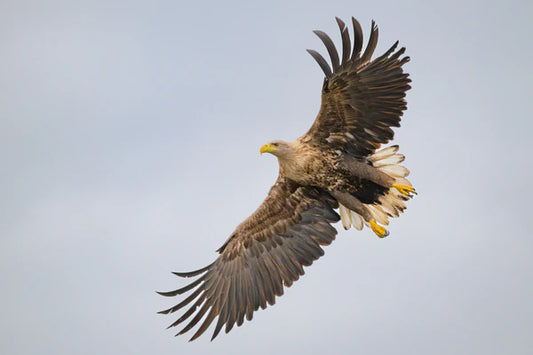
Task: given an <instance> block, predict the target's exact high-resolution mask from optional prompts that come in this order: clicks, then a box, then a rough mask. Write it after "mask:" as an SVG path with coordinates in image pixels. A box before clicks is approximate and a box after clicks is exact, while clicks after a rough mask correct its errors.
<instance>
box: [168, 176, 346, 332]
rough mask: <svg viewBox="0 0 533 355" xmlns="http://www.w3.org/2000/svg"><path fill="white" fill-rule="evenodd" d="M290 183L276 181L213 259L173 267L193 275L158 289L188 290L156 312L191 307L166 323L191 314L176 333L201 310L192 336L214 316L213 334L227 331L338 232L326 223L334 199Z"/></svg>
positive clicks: (270, 300) (279, 290)
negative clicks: (187, 266)
mask: <svg viewBox="0 0 533 355" xmlns="http://www.w3.org/2000/svg"><path fill="white" fill-rule="evenodd" d="M289 185H290V184H288V183H284V182H281V183H277V184H276V185H274V187H273V188H272V189H271V192H270V194H269V196H268V197H267V199H266V200H265V201H264V202H263V204H262V205H261V206H260V207H259V209H258V210H257V211H256V212H255V213H254V214H253V215H252V216H250V217H249V218H248V219H247V220H246V221H245V222H243V223H242V224H241V225H240V226H239V227H237V229H236V231H235V232H234V233H233V234H232V236H231V237H230V239H229V240H228V241H227V242H226V243H225V244H224V245H223V247H222V248H221V249H219V250H220V253H221V255H220V256H219V257H218V258H217V259H216V260H215V261H214V262H213V263H212V264H210V265H208V266H206V267H204V268H202V269H199V270H195V271H192V272H175V273H174V274H175V275H177V276H180V277H195V276H197V277H198V278H197V279H196V280H195V281H193V282H191V283H190V284H188V285H186V286H184V287H182V288H179V289H177V290H174V291H170V292H158V293H159V294H161V295H163V296H167V297H172V296H177V295H181V294H184V293H187V292H191V294H190V295H189V296H188V297H186V298H185V299H184V300H183V301H181V302H180V303H178V304H177V305H175V306H173V307H171V308H169V309H166V310H164V311H161V312H159V313H161V314H169V313H174V312H176V311H178V310H180V309H182V308H184V307H186V306H188V307H189V308H188V309H187V310H186V311H185V313H184V314H183V315H182V316H181V317H180V318H178V319H177V320H176V321H175V322H174V323H172V324H171V325H170V326H169V328H171V327H174V326H177V325H179V324H181V323H182V322H184V321H185V320H187V319H188V318H189V317H191V316H192V315H193V314H194V317H193V318H192V320H190V322H189V323H188V324H187V325H186V326H185V327H184V328H183V329H182V330H181V331H180V332H179V333H178V334H176V335H181V334H184V333H186V332H187V331H189V330H190V329H191V328H192V327H193V326H195V325H196V324H198V323H199V321H200V320H201V319H202V318H203V317H204V316H205V319H204V321H203V322H202V323H201V325H200V327H199V328H198V330H197V331H196V333H195V334H194V335H193V337H192V338H191V339H190V340H191V341H192V340H194V339H196V338H198V337H199V336H200V335H202V334H203V333H204V332H205V330H206V329H207V328H208V327H209V325H210V324H211V323H212V322H213V320H214V319H215V318H217V317H218V321H217V323H216V327H215V330H214V332H213V336H212V338H211V340H213V339H214V338H215V337H216V336H217V335H218V334H219V332H220V330H221V329H222V328H223V327H224V326H225V331H226V333H227V332H229V331H230V330H231V329H232V328H233V326H234V324H235V323H236V324H237V326H240V325H241V324H242V323H243V321H244V317H246V319H247V320H251V319H252V317H253V312H254V311H256V310H258V309H259V307H261V308H262V309H264V308H266V307H267V304H270V305H273V304H274V303H275V296H281V295H282V294H283V286H286V287H289V286H291V285H292V283H293V282H294V281H296V280H298V278H299V277H300V276H301V275H303V274H304V270H303V266H309V265H311V264H312V263H313V261H314V260H316V259H318V258H319V257H320V256H322V255H323V254H324V251H323V249H322V248H321V246H322V245H329V244H330V243H331V242H332V241H333V240H334V239H335V236H336V233H337V231H336V230H335V228H333V227H332V226H331V225H330V223H333V222H336V221H338V220H339V215H338V214H337V213H336V212H335V211H334V208H337V203H336V201H335V200H334V199H332V198H331V196H329V194H327V193H324V192H322V191H320V190H318V189H314V188H307V187H296V188H294V187H291V186H289ZM273 195H275V196H273ZM272 196H273V197H272ZM264 216H268V217H267V218H265V217H264ZM280 217H281V218H280ZM206 314H207V315H206Z"/></svg>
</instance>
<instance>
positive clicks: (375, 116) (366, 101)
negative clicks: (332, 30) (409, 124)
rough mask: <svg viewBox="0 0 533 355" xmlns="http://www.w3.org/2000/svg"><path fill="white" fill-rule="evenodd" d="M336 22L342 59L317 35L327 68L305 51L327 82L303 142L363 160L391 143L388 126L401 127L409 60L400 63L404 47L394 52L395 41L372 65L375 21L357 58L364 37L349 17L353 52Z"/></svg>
mask: <svg viewBox="0 0 533 355" xmlns="http://www.w3.org/2000/svg"><path fill="white" fill-rule="evenodd" d="M336 20H337V24H338V25H339V29H340V31H341V36H342V58H341V59H339V54H338V53H337V49H336V48H335V46H334V44H333V41H332V40H331V38H330V37H329V36H328V35H327V34H325V33H324V32H322V31H315V34H316V35H317V36H318V37H319V38H320V39H321V40H322V42H323V43H324V45H325V46H326V48H327V50H328V53H329V56H330V58H331V67H330V66H329V64H328V63H327V62H326V60H325V59H324V58H323V57H322V56H321V55H320V54H319V53H318V52H316V51H314V50H308V52H309V53H310V54H311V55H312V56H313V58H315V60H316V61H317V62H318V64H319V65H320V67H321V68H322V70H323V71H324V74H325V75H326V77H325V79H324V85H323V87H322V106H321V108H320V112H319V113H318V116H317V118H316V120H315V122H314V123H313V125H312V126H311V128H310V130H309V131H308V132H307V133H306V134H305V135H304V137H302V139H304V140H307V141H309V142H311V143H315V144H320V145H329V146H331V147H334V148H335V149H342V150H343V151H346V152H348V153H349V154H352V155H355V156H366V155H368V154H370V153H372V152H374V151H375V150H376V149H377V148H379V146H380V145H381V144H382V143H387V142H388V141H389V140H391V139H392V138H393V136H394V132H393V131H392V129H391V128H390V127H399V126H400V117H401V116H402V114H403V111H404V110H405V109H406V102H405V99H404V97H405V92H406V91H407V90H409V89H410V86H409V82H410V81H411V80H409V78H408V76H409V74H407V73H404V72H403V70H402V65H403V64H405V63H407V62H408V61H409V57H403V58H400V57H401V56H402V55H403V53H404V52H405V48H401V49H400V50H398V51H396V48H397V46H398V42H396V43H395V44H394V45H393V46H392V47H391V48H390V49H389V50H388V51H387V52H386V53H385V54H383V55H382V56H380V57H378V58H376V59H374V60H371V57H372V54H373V52H374V49H375V48H376V44H377V41H378V29H377V27H376V25H375V23H374V21H372V28H371V32H370V38H369V40H368V45H367V47H366V49H365V51H364V52H363V53H362V54H361V49H362V43H363V32H362V30H361V25H360V24H359V22H357V20H355V19H354V18H353V17H352V23H353V30H354V45H353V49H352V46H351V43H350V35H349V32H348V28H347V27H346V25H345V24H344V22H342V21H341V20H340V19H338V18H337V19H336Z"/></svg>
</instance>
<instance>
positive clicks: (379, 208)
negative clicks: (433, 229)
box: [339, 145, 412, 230]
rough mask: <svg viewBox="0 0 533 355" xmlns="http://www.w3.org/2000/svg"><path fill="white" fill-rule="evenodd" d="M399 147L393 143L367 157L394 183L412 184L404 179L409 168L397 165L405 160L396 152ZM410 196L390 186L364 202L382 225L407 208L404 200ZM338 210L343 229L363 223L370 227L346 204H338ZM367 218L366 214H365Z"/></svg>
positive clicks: (357, 227) (360, 226)
mask: <svg viewBox="0 0 533 355" xmlns="http://www.w3.org/2000/svg"><path fill="white" fill-rule="evenodd" d="M398 149H399V147H398V146H397V145H393V146H390V147H387V148H384V149H382V150H380V151H377V152H375V153H374V154H373V155H371V156H369V157H368V161H369V162H370V163H372V166H374V167H375V168H378V169H379V170H381V171H382V172H384V173H386V174H387V175H389V176H390V177H392V178H393V179H394V184H398V185H404V186H412V184H411V182H410V181H409V180H407V179H406V176H408V175H409V170H408V169H407V168H406V167H404V166H402V165H399V164H400V163H402V162H403V161H404V160H405V156H404V155H403V154H397V152H398ZM409 198H410V196H406V195H404V194H402V193H401V192H400V191H398V190H397V189H396V188H394V187H391V188H389V190H387V191H386V192H385V193H384V194H383V195H381V196H380V197H379V199H378V200H377V201H376V202H374V203H371V204H364V205H365V207H366V208H367V210H368V212H369V215H370V216H371V217H372V219H374V220H375V222H377V223H380V224H382V225H388V224H389V217H391V218H394V217H399V215H400V214H401V213H402V212H403V211H404V210H405V209H406V208H407V207H406V205H405V201H407V200H409ZM339 212H340V216H341V220H342V225H343V227H344V228H345V229H349V228H350V227H351V226H353V227H354V228H355V229H357V230H361V229H362V228H363V225H366V226H367V227H370V220H366V219H365V218H363V216H361V215H360V214H358V213H357V212H355V211H351V210H349V209H348V208H347V207H346V206H343V205H341V204H339ZM367 218H368V216H367Z"/></svg>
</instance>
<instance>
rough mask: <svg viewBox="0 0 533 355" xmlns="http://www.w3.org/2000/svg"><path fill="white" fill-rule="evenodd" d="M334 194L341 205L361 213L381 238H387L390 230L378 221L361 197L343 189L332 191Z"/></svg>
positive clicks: (332, 194)
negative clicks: (360, 199)
mask: <svg viewBox="0 0 533 355" xmlns="http://www.w3.org/2000/svg"><path fill="white" fill-rule="evenodd" d="M330 194H331V196H333V197H334V198H335V199H336V200H337V201H338V202H339V203H340V204H341V205H344V206H346V207H347V208H348V209H350V210H352V211H354V212H356V213H357V214H359V215H361V216H362V217H363V218H364V220H365V221H366V222H368V223H369V224H370V228H371V229H372V231H373V232H374V233H376V235H377V236H378V237H380V238H385V237H386V236H388V235H389V232H388V231H387V230H386V229H385V228H384V227H382V226H380V225H379V224H377V223H376V221H375V220H374V218H373V217H372V214H371V213H370V211H369V210H368V208H367V207H366V206H365V205H364V204H363V203H362V202H361V201H359V199H358V198H357V197H355V196H353V195H352V194H350V193H348V192H342V191H330Z"/></svg>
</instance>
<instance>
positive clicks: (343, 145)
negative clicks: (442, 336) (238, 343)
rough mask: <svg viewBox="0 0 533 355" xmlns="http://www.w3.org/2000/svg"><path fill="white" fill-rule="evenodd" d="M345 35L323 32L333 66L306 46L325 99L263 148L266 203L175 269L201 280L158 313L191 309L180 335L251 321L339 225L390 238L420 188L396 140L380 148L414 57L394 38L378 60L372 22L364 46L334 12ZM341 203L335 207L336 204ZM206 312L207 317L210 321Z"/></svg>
mask: <svg viewBox="0 0 533 355" xmlns="http://www.w3.org/2000/svg"><path fill="white" fill-rule="evenodd" d="M336 21H337V24H338V26H339V29H340V33H341V38H342V52H338V51H337V49H336V48H335V45H334V44H333V41H332V40H331V38H330V37H329V36H328V35H327V34H326V33H324V32H322V31H314V33H315V34H316V35H317V36H318V37H319V38H320V39H321V40H322V42H323V43H324V45H325V47H326V49H327V52H328V54H329V57H330V61H331V65H330V64H328V62H327V61H326V60H325V59H324V57H322V55H320V54H319V53H318V52H316V51H314V50H308V52H309V53H310V54H311V56H313V58H314V59H315V60H316V61H317V63H318V64H319V66H320V68H322V70H323V72H324V75H325V78H324V82H323V84H322V106H321V108H320V112H319V113H318V116H317V117H316V119H315V121H314V123H313V125H312V126H311V128H310V129H309V131H307V133H305V134H304V135H303V136H301V137H300V138H298V139H296V140H294V141H292V142H284V141H281V140H274V141H271V142H269V143H266V144H265V145H263V146H262V147H261V148H260V152H261V153H270V154H273V155H275V156H276V157H277V158H278V162H279V176H278V178H277V180H276V182H275V184H274V186H272V188H271V189H270V192H269V193H268V196H267V197H266V199H265V200H264V202H263V203H262V204H261V205H260V206H259V208H258V209H257V210H256V211H255V212H254V213H253V214H252V215H251V216H250V217H248V218H247V219H246V220H244V221H243V222H242V223H241V224H240V225H239V226H237V228H236V229H235V231H234V232H233V233H232V234H231V235H230V237H229V238H228V239H227V240H226V242H225V243H224V244H223V245H222V246H221V247H220V248H219V249H218V250H217V252H218V253H219V255H218V257H217V259H216V260H215V261H214V262H213V263H211V264H209V265H207V266H206V267H203V268H201V269H199V270H196V271H191V272H175V273H174V274H176V275H177V276H180V277H186V278H188V277H197V278H196V280H195V281H193V282H191V283H189V284H188V285H186V286H184V287H181V288H179V289H177V290H174V291H170V292H159V293H160V294H161V295H163V296H168V297H173V296H177V295H182V294H185V293H190V294H189V295H188V296H187V297H185V296H183V297H184V299H183V300H181V302H179V303H178V304H177V305H175V306H173V307H171V308H169V309H167V310H164V311H161V312H159V313H162V314H170V313H174V312H176V311H179V310H180V309H183V308H184V307H185V309H186V311H185V312H184V313H183V314H182V315H181V316H180V317H179V318H178V319H177V320H176V321H175V322H174V323H172V324H171V325H170V326H169V328H171V327H175V326H177V325H179V324H181V323H183V322H185V321H186V320H189V319H190V317H192V319H190V320H189V322H188V324H187V325H186V326H185V327H184V328H183V329H181V331H180V332H179V333H178V334H176V335H181V334H184V333H186V332H188V331H189V330H190V329H191V328H193V327H194V326H195V325H196V324H198V323H199V322H200V320H202V319H203V321H202V322H201V323H200V326H199V328H198V329H197V330H196V332H195V333H194V335H193V336H192V338H191V339H190V340H191V341H192V340H194V339H196V338H198V337H199V336H200V335H202V334H203V333H204V332H205V331H206V329H207V328H208V327H209V326H210V325H211V323H213V321H214V320H215V319H217V317H218V319H217V321H216V326H215V329H214V332H213V336H212V338H211V340H212V339H214V338H215V337H216V336H217V335H218V334H219V332H220V330H221V329H222V328H223V327H225V332H226V333H228V332H229V331H230V330H231V329H232V328H233V326H234V325H235V324H237V326H240V325H241V324H242V323H243V321H244V318H246V319H247V320H251V319H252V317H253V313H254V312H255V311H257V310H258V309H259V307H261V308H262V309H264V308H266V307H267V304H269V305H273V304H274V303H275V297H276V296H281V295H282V294H283V287H284V286H286V287H290V286H291V285H292V283H293V282H294V281H296V280H298V278H299V277H300V276H301V275H303V274H304V269H303V267H304V266H309V265H311V264H312V263H313V261H314V260H316V259H318V258H319V257H321V256H322V255H323V254H324V251H323V249H322V246H324V245H329V244H330V243H331V242H332V241H333V240H334V239H335V236H336V234H337V230H336V229H335V228H334V227H332V225H331V224H332V223H334V222H337V221H339V219H340V220H341V223H342V226H343V227H344V228H345V229H349V228H350V227H352V226H353V227H354V228H355V229H357V230H361V229H362V228H363V227H364V226H367V227H368V228H370V229H371V230H372V231H373V232H374V233H375V234H376V235H377V236H378V237H380V238H383V237H386V236H387V235H388V231H387V229H386V227H385V226H387V225H388V224H389V218H391V217H398V216H399V214H400V213H402V212H403V211H404V209H405V208H406V206H405V202H406V201H407V200H408V199H410V198H411V197H413V194H415V193H416V192H415V189H414V188H413V187H412V185H411V183H410V182H409V181H408V180H407V179H406V176H407V175H408V174H409V170H407V169H406V168H405V167H403V166H401V165H399V164H400V163H401V162H402V161H403V160H404V156H403V155H402V154H398V146H397V145H392V146H389V147H387V148H384V149H381V150H380V149H379V148H380V147H381V145H382V144H386V143H388V142H389V141H390V140H392V138H393V136H394V132H393V131H392V129H391V127H399V126H400V118H401V116H402V115H403V111H404V110H405V109H406V101H405V92H406V91H407V90H409V89H410V86H409V83H410V80H409V78H408V76H409V74H407V73H404V71H403V69H402V66H403V65H404V64H405V63H407V62H408V61H409V57H407V56H404V52H405V48H401V49H398V50H397V47H398V42H396V43H395V44H394V45H393V46H392V47H391V48H390V49H389V50H388V51H386V52H385V53H384V54H383V55H381V56H379V57H377V58H375V59H372V55H373V52H374V50H375V48H376V44H377V41H378V29H377V26H376V25H375V23H374V21H372V26H371V30H370V36H369V39H368V44H367V46H366V48H365V49H364V51H363V32H362V29H361V25H360V24H359V22H358V21H357V20H355V19H354V18H353V17H352V27H353V45H352V44H351V40H350V35H349V30H348V27H347V26H346V24H345V23H344V22H343V21H342V20H340V19H339V18H336ZM337 209H338V214H337V212H336V210H337ZM204 317H205V318H204Z"/></svg>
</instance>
